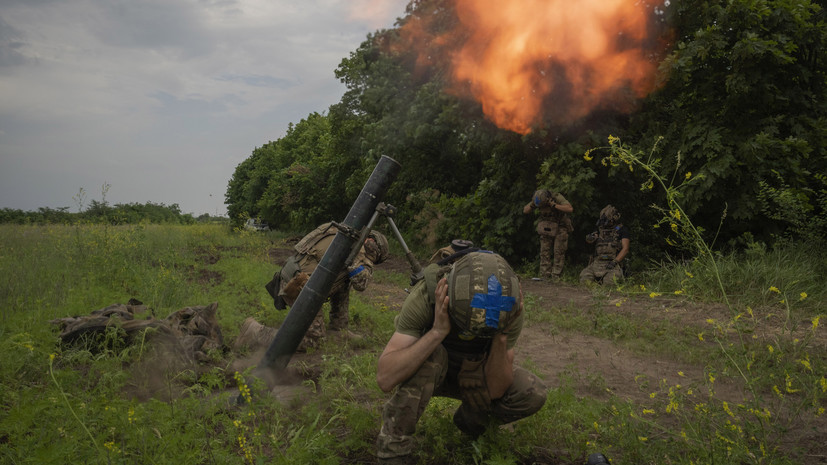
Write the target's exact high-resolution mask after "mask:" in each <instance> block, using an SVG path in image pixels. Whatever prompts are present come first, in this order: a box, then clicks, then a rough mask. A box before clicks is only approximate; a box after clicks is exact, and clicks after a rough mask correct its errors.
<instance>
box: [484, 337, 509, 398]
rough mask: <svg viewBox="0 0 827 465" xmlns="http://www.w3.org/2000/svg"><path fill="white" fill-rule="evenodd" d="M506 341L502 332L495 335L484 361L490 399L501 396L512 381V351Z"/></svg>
mask: <svg viewBox="0 0 827 465" xmlns="http://www.w3.org/2000/svg"><path fill="white" fill-rule="evenodd" d="M507 343H508V338H507V337H506V336H505V335H504V334H503V335H498V336H496V337H495V338H494V340H493V341H492V342H491V351H490V352H489V354H488V359H487V360H486V362H485V380H486V384H487V385H488V394H489V395H490V396H491V398H492V399H499V398H500V397H502V396H503V394H505V391H507V390H508V388H509V387H510V386H511V384H512V383H513V382H514V367H513V362H514V353H513V351H510V350H508V349H507Z"/></svg>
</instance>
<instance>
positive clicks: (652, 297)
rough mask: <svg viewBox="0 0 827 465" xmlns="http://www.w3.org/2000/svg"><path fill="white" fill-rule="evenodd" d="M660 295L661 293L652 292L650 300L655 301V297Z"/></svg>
mask: <svg viewBox="0 0 827 465" xmlns="http://www.w3.org/2000/svg"><path fill="white" fill-rule="evenodd" d="M659 295H660V292H650V293H649V298H650V299H654V298H655V297H657V296H659Z"/></svg>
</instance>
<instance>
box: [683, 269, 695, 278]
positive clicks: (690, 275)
mask: <svg viewBox="0 0 827 465" xmlns="http://www.w3.org/2000/svg"><path fill="white" fill-rule="evenodd" d="M684 273H686V275H687V276H689V277H690V278H694V277H695V276H694V275H693V274H692V273H690V272H688V271H686V270H684Z"/></svg>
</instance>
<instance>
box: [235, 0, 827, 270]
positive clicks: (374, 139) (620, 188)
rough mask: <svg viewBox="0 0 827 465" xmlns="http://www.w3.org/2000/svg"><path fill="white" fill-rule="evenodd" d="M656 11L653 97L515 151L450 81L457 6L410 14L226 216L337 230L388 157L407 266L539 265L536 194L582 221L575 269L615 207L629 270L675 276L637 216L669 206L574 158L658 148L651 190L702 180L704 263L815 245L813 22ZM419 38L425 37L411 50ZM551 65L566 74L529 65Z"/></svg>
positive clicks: (625, 179) (689, 207)
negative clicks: (465, 258)
mask: <svg viewBox="0 0 827 465" xmlns="http://www.w3.org/2000/svg"><path fill="white" fill-rule="evenodd" d="M660 8H663V11H665V14H663V15H656V14H655V13H652V15H653V17H652V27H651V31H652V32H654V31H658V32H660V34H659V36H658V37H652V38H651V40H652V42H653V43H654V42H656V40H660V41H661V43H663V44H664V48H663V49H661V50H660V51H659V53H653V54H652V55H651V59H652V60H656V61H657V62H658V63H659V64H660V67H659V71H658V75H657V80H658V81H659V82H660V83H661V85H660V86H659V87H658V90H657V91H655V92H653V93H651V94H650V95H649V96H647V97H646V98H645V99H643V100H642V101H640V102H639V105H638V106H637V110H635V111H634V112H632V113H631V114H624V113H620V112H617V111H613V110H611V109H609V108H603V109H601V110H599V111H596V112H593V113H592V114H590V115H588V116H586V117H584V118H582V119H581V120H578V121H569V122H566V123H560V122H559V121H560V119H561V115H559V114H553V113H554V110H557V111H560V110H559V109H558V107H559V106H560V105H564V103H561V102H558V101H556V100H554V101H547V102H543V105H544V106H545V107H548V108H549V113H551V114H550V115H547V116H546V119H544V120H542V121H539V122H537V124H536V127H535V128H534V130H533V131H532V132H531V133H529V134H527V135H525V136H520V135H518V134H515V133H513V132H510V131H507V130H504V129H500V128H497V127H496V126H494V124H492V123H491V122H490V121H489V120H487V119H486V118H485V116H484V114H483V112H482V106H481V104H479V103H478V102H476V101H474V100H473V99H471V98H464V97H462V96H461V94H460V93H458V92H456V89H455V87H456V85H455V83H452V82H450V79H449V76H450V75H451V69H450V60H449V59H448V58H446V56H447V55H449V53H450V43H453V42H461V41H462V40H463V37H464V36H465V35H470V34H471V31H463V30H461V29H460V30H459V32H457V29H455V28H457V27H460V21H459V20H458V18H457V16H456V12H455V10H454V6H453V2H450V1H447V0H427V1H415V2H411V3H410V5H409V8H408V10H407V11H406V15H405V17H403V18H402V19H401V20H400V22H399V24H398V25H397V26H396V27H394V28H391V29H388V30H382V31H377V32H376V33H374V34H371V35H370V36H368V38H367V40H365V41H364V42H363V43H362V44H361V45H360V47H359V48H358V49H357V50H354V51H353V52H352V53H351V54H350V56H349V57H347V58H345V59H343V60H342V62H341V64H340V65H339V67H338V69H337V70H336V75H337V77H339V79H340V80H341V81H342V82H343V83H344V84H345V85H346V86H347V91H346V92H345V94H344V95H343V97H342V99H341V101H339V102H337V103H335V104H333V105H331V106H330V108H329V111H328V113H327V114H326V115H324V114H318V113H314V114H311V115H308V117H307V118H306V119H303V120H301V121H300V122H298V123H296V124H295V125H291V126H290V128H289V129H288V131H287V134H286V135H285V136H284V137H282V138H280V139H279V140H276V141H274V142H269V143H267V144H265V145H264V146H262V147H260V148H256V149H255V150H253V153H252V155H251V156H250V157H249V158H248V159H247V160H245V161H244V162H242V163H241V164H240V165H239V166H238V167H237V168H236V171H235V173H234V175H233V178H232V180H231V181H230V183H229V186H228V189H227V192H226V202H227V205H228V211H229V213H230V217H231V219H232V221H243V219H244V218H245V217H246V216H253V217H256V216H260V217H261V218H262V219H264V220H267V221H268V222H269V223H270V224H278V225H280V227H281V228H283V229H288V230H291V229H292V230H308V229H309V228H311V227H313V226H315V225H316V224H319V223H321V222H324V221H328V220H330V219H331V218H335V219H338V218H339V216H340V215H341V212H342V211H346V208H347V206H349V204H348V201H349V199H354V198H355V197H356V194H357V193H358V191H359V189H360V188H361V187H362V185H363V184H364V181H365V180H366V179H367V177H368V175H369V173H370V171H371V170H372V169H373V167H374V166H375V164H376V161H377V159H378V157H379V156H380V155H388V156H390V157H392V158H394V159H395V160H397V161H399V162H400V164H401V165H402V170H401V172H400V174H399V176H398V179H397V180H396V181H395V182H394V184H393V185H392V187H391V189H390V192H389V193H388V196H387V199H386V201H387V202H388V203H390V204H392V205H394V206H396V207H398V208H399V218H398V223H399V224H400V227H401V228H402V229H403V233H404V235H405V237H406V238H407V239H408V240H409V241H410V242H411V244H410V246H411V248H412V249H414V250H420V251H422V252H423V253H426V252H427V251H429V250H433V249H434V248H435V247H437V246H439V245H441V244H443V243H446V242H447V241H449V240H451V239H455V238H465V239H470V240H472V241H474V242H475V243H476V244H478V245H482V246H483V247H486V248H488V249H491V250H496V251H497V252H499V253H501V254H503V255H504V256H505V257H506V258H507V259H508V260H509V262H511V263H521V262H523V261H532V262H533V261H534V260H535V257H536V254H537V244H536V240H535V237H534V230H533V218H532V217H530V216H528V215H523V214H522V213H521V209H520V208H521V207H522V205H524V204H525V202H526V201H527V200H528V198H529V196H530V195H531V193H532V192H533V191H534V190H535V189H536V188H537V187H538V186H544V187H549V188H552V189H554V190H559V191H560V192H562V193H564V195H565V196H566V198H567V199H568V200H570V201H571V202H572V204H573V205H574V215H573V221H574V225H575V233H574V235H573V236H572V240H570V242H569V244H570V248H571V251H570V254H569V256H570V257H571V258H572V259H574V260H575V261H576V260H580V259H582V258H584V254H585V244H584V243H583V241H582V240H579V239H578V238H579V237H582V234H585V233H587V232H589V231H590V230H591V229H592V227H593V225H594V222H595V220H596V217H597V213H598V212H599V211H600V209H601V208H602V207H603V206H605V205H606V204H608V203H612V204H613V205H615V206H617V207H618V208H619V209H620V211H621V212H622V213H623V218H624V224H625V225H626V226H627V227H628V228H630V231H631V232H632V235H633V237H634V238H635V240H634V246H633V247H634V251H633V254H632V257H631V260H632V266H633V268H634V269H635V270H636V271H637V270H644V269H646V268H647V260H648V257H656V256H658V257H659V256H663V255H665V254H671V255H673V256H675V257H676V258H677V259H679V260H680V259H682V258H681V257H680V256H677V255H675V254H674V251H673V249H672V248H671V247H670V246H669V245H668V244H667V243H666V241H665V236H666V234H665V233H668V231H664V230H663V229H652V228H651V227H650V226H651V225H652V224H654V223H655V222H656V221H657V220H658V219H659V218H660V215H659V213H658V212H657V211H653V210H651V209H648V208H647V207H648V206H649V205H651V204H653V203H654V204H663V203H664V202H665V200H666V199H665V197H664V195H665V193H664V192H663V191H662V190H659V189H655V190H645V189H644V190H641V189H640V185H641V182H642V181H645V180H647V179H648V176H647V175H646V174H645V173H643V172H638V171H633V172H629V169H628V168H629V167H628V166H627V165H622V166H610V165H607V166H603V165H599V164H595V163H589V162H588V161H584V160H583V153H584V152H586V151H587V150H590V149H593V148H595V147H598V146H602V145H603V144H604V143H605V142H604V141H605V140H606V139H607V137H608V136H609V135H614V136H616V137H619V138H620V139H622V140H623V141H624V142H625V143H626V144H627V145H628V146H629V147H630V148H631V149H634V150H635V151H643V152H649V151H652V147H655V149H654V153H653V155H656V156H657V157H658V158H659V159H660V164H659V165H658V166H657V167H656V169H657V171H658V173H659V174H660V175H661V176H672V175H673V174H674V175H675V176H678V177H683V176H684V175H686V174H691V176H692V178H693V180H694V181H693V182H691V183H689V184H687V185H686V186H684V189H683V190H682V192H681V194H682V196H683V207H684V209H685V210H686V211H685V213H687V214H690V215H693V217H694V218H695V222H696V225H697V227H698V229H699V231H701V233H702V235H703V238H704V240H705V241H706V242H707V243H709V244H710V245H711V248H712V249H714V250H719V251H723V252H725V253H726V252H728V251H729V250H739V249H741V248H743V247H744V245H745V243H751V242H754V243H757V244H766V246H768V247H769V248H772V246H773V245H775V243H776V242H777V241H778V240H786V239H794V240H799V239H806V240H814V241H821V242H823V241H824V239H825V231H827V228H825V224H827V183H826V182H825V177H824V173H827V157H825V156H824V151H825V148H827V147H825V141H827V137H825V135H827V134H825V128H827V124H825V122H827V75H825V70H827V67H825V63H827V24H825V15H824V10H823V5H822V4H821V3H819V2H815V1H812V0H760V1H754V0H731V1H727V2H696V1H681V2H671V3H670V4H669V5H665V6H663V5H658V7H655V8H653V9H654V10H656V11H657V10H659V9H660ZM412 24H413V25H418V26H419V27H421V28H422V29H423V30H422V31H420V32H422V33H423V34H426V35H427V37H425V38H420V39H421V40H417V41H412V42H406V40H407V38H408V37H409V35H410V33H411V30H410V29H406V27H407V26H409V25H412ZM414 29H415V27H414ZM449 31H451V32H449ZM451 33H454V35H451ZM445 37H451V39H447V40H446V39H445ZM446 42H449V43H447V44H446ZM424 57H427V60H426V59H424ZM555 65H558V66H563V65H561V64H559V63H558V64H555V63H536V64H535V63H532V64H531V65H526V66H527V67H535V66H536V67H537V68H538V69H543V67H544V66H548V67H553V66H555ZM526 98H528V97H526ZM564 108H565V107H564ZM332 186H335V187H332ZM341 186H344V189H342V187H341ZM343 194H344V195H343ZM724 213H725V214H726V218H725V220H724V221H723V222H721V215H722V214H724Z"/></svg>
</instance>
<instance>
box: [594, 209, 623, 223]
mask: <svg viewBox="0 0 827 465" xmlns="http://www.w3.org/2000/svg"><path fill="white" fill-rule="evenodd" d="M619 222H620V211H618V209H617V208H615V207H614V206H612V205H606V206H605V207H603V210H600V217H599V218H598V219H597V227H601V226H602V227H605V226H614V225H616V224H618V223H619Z"/></svg>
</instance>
